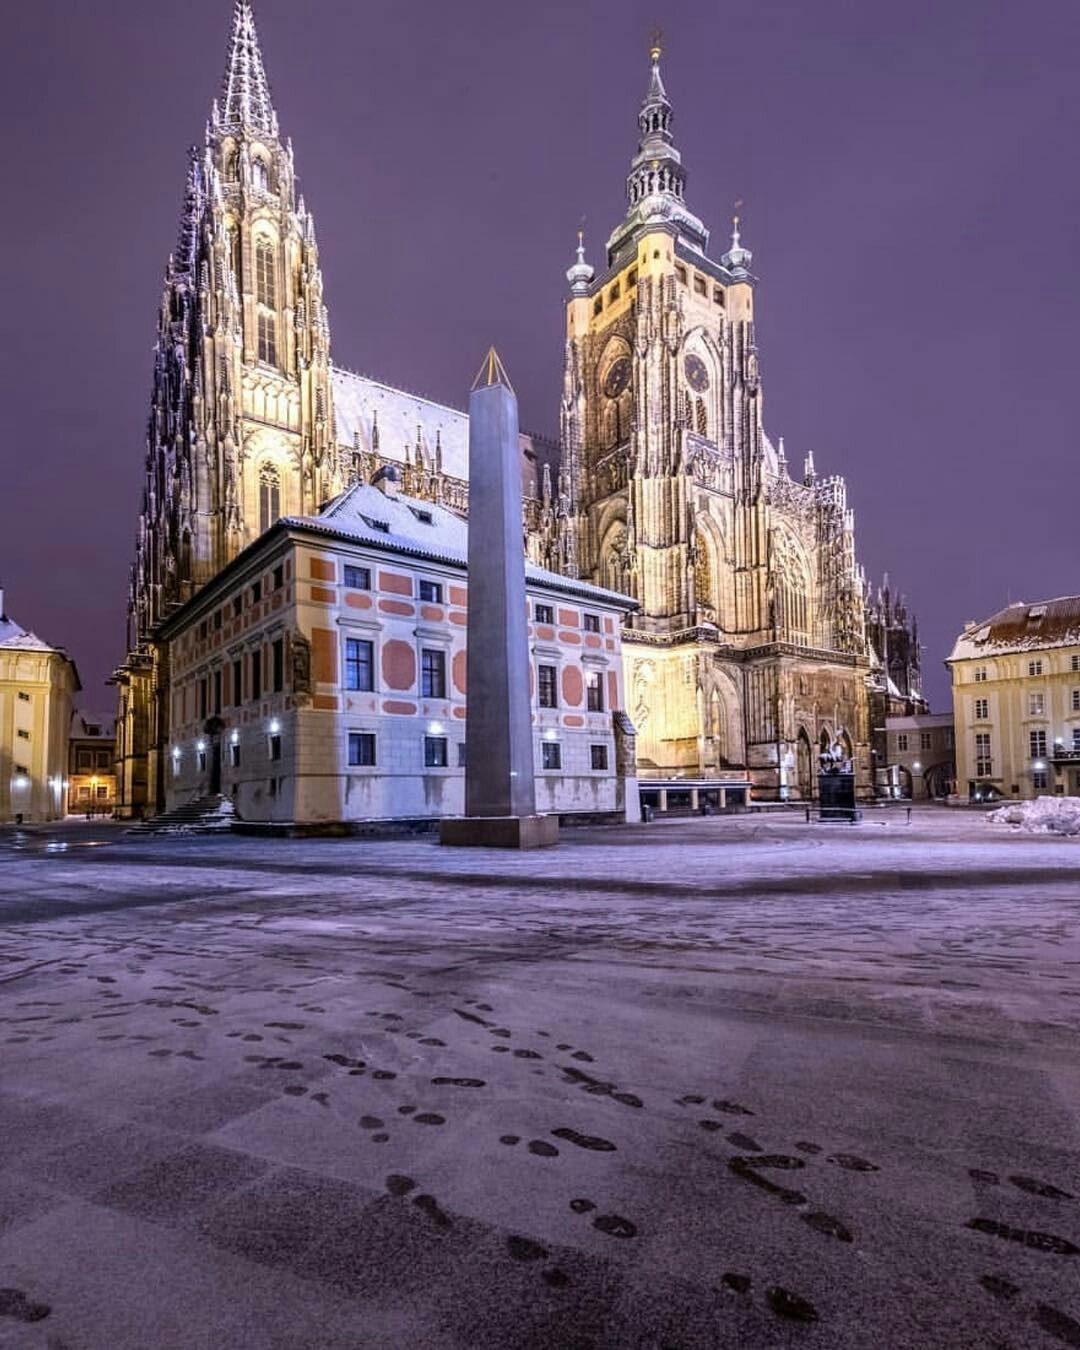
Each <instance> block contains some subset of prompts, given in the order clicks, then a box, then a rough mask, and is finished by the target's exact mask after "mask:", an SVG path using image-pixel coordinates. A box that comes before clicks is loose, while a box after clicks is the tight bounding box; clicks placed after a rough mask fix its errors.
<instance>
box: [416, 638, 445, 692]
mask: <svg viewBox="0 0 1080 1350" xmlns="http://www.w3.org/2000/svg"><path fill="white" fill-rule="evenodd" d="M420 658H421V666H420V671H421V683H420V691H421V694H422V696H423V697H424V698H445V697H446V653H445V652H443V651H438V650H434V649H432V648H431V647H424V648H422V650H421V652H420Z"/></svg>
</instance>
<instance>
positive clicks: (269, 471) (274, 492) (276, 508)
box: [259, 464, 281, 533]
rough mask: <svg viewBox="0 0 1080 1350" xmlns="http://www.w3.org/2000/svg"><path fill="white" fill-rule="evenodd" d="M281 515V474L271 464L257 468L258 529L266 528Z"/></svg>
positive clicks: (263, 529)
mask: <svg viewBox="0 0 1080 1350" xmlns="http://www.w3.org/2000/svg"><path fill="white" fill-rule="evenodd" d="M280 515H281V475H280V474H279V473H278V471H277V468H276V467H275V466H274V465H273V464H264V465H263V466H262V468H261V469H260V470H259V531H260V533H262V532H264V531H266V530H268V529H269V528H270V526H271V525H273V523H274V521H275V520H277V518H278V516H280Z"/></svg>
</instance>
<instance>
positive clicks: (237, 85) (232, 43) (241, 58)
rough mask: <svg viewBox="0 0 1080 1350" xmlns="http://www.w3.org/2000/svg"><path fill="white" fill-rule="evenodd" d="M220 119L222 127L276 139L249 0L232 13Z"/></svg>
mask: <svg viewBox="0 0 1080 1350" xmlns="http://www.w3.org/2000/svg"><path fill="white" fill-rule="evenodd" d="M221 120H222V123H223V125H225V126H235V127H237V128H241V127H247V128H248V129H249V130H251V131H254V132H256V133H260V132H261V133H262V134H263V135H264V136H271V137H274V138H276V137H277V134H278V120H277V113H276V112H275V111H274V105H273V102H272V101H271V98H270V85H269V82H268V81H267V78H266V70H265V68H264V66H263V59H262V51H261V50H260V48H259V34H258V32H257V31H256V28H255V14H254V11H253V10H252V7H251V0H236V8H235V10H234V11H233V27H232V37H231V38H230V39H229V57H228V63H227V65H226V69H225V81H224V85H223V88H222V95H221Z"/></svg>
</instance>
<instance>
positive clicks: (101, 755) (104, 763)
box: [96, 750, 109, 769]
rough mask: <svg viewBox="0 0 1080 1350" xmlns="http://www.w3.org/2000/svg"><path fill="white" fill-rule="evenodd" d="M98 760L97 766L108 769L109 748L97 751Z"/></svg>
mask: <svg viewBox="0 0 1080 1350" xmlns="http://www.w3.org/2000/svg"><path fill="white" fill-rule="evenodd" d="M96 761H97V767H98V768H99V769H107V768H108V767H109V752H108V750H99V751H98V752H97V756H96Z"/></svg>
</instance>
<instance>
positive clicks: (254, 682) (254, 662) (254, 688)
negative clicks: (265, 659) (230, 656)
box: [251, 651, 262, 698]
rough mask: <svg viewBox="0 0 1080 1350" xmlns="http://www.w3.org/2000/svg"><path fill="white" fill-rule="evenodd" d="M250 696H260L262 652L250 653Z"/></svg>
mask: <svg viewBox="0 0 1080 1350" xmlns="http://www.w3.org/2000/svg"><path fill="white" fill-rule="evenodd" d="M251 697H252V698H262V652H261V651H254V652H252V653H251Z"/></svg>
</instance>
